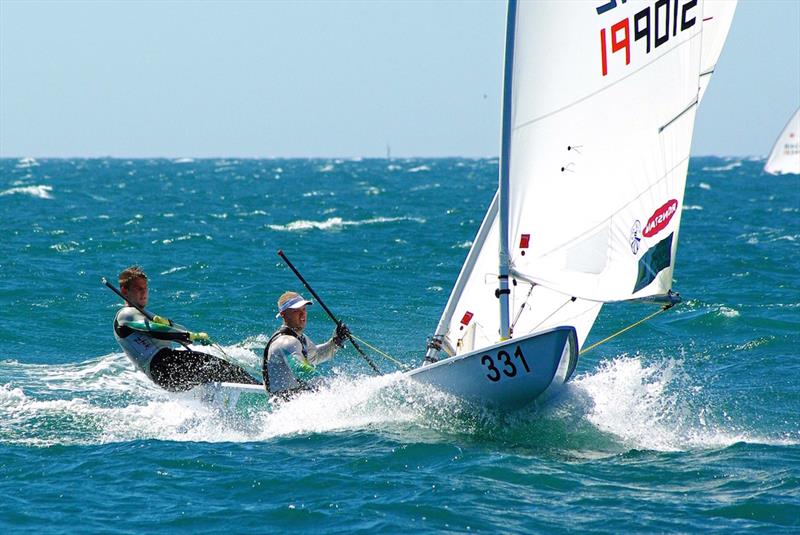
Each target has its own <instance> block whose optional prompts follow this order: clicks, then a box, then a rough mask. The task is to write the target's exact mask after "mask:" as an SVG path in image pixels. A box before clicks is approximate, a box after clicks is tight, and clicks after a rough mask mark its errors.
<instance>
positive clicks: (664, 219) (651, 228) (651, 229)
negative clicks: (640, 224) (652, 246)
mask: <svg viewBox="0 0 800 535" xmlns="http://www.w3.org/2000/svg"><path fill="white" fill-rule="evenodd" d="M677 211H678V201H677V199H671V200H669V201H667V202H666V203H664V205H663V206H661V207H660V208H659V209H658V210H656V211H655V212H653V215H651V216H650V219H648V220H647V224H646V225H645V226H644V230H643V231H642V235H643V236H645V237H646V238H651V237H653V236H655V235H656V234H658V233H659V232H661V231H662V230H664V229H665V228H667V225H669V221H670V219H672V216H674V215H675V212H677Z"/></svg>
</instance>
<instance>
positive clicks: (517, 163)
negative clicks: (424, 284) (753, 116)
mask: <svg viewBox="0 0 800 535" xmlns="http://www.w3.org/2000/svg"><path fill="white" fill-rule="evenodd" d="M735 7H736V2H703V1H702V0H701V1H695V0H669V1H664V0H659V1H654V0H644V1H634V0H629V1H628V2H625V1H624V0H623V1H616V0H609V1H606V2H603V1H602V0H598V1H596V2H580V3H573V2H556V1H537V2H527V1H517V0H511V1H510V2H509V4H508V14H507V28H506V50H505V69H504V82H503V84H504V87H503V105H502V140H501V156H500V166H499V167H500V172H499V175H500V176H499V188H498V191H497V193H496V195H495V197H494V199H493V200H492V202H491V204H490V206H489V209H488V211H487V213H486V215H485V217H484V219H483V223H482V224H481V226H480V229H479V230H478V234H477V236H476V238H475V240H474V241H473V244H472V247H471V249H470V251H469V253H468V254H467V258H466V260H465V262H464V264H463V266H462V268H461V272H460V273H459V275H458V278H457V280H456V283H455V285H454V287H453V290H452V292H451V294H450V298H449V300H448V302H447V304H446V306H445V309H444V312H443V314H442V316H441V318H440V320H439V323H438V325H437V328H436V331H435V333H434V334H433V336H432V337H431V339H430V340H429V343H428V347H427V350H426V354H425V362H424V363H423V364H422V365H421V366H420V367H418V368H416V369H414V370H411V371H409V372H406V375H407V377H408V378H410V379H413V380H416V381H420V382H422V383H426V384H430V385H433V386H434V387H436V388H438V389H441V390H444V391H446V392H449V393H451V394H453V395H455V396H458V397H461V398H466V399H471V400H475V401H479V402H481V403H486V404H490V405H496V406H499V407H502V408H507V409H514V408H519V407H522V406H525V405H527V404H529V403H531V402H533V401H534V400H536V399H537V398H540V397H541V396H543V395H545V394H546V393H547V392H548V391H551V390H552V389H554V388H555V387H556V386H557V385H560V384H563V383H564V382H566V381H567V380H568V379H569V378H570V376H571V375H572V374H573V372H574V370H575V368H576V364H577V359H578V355H579V352H580V350H581V348H582V347H583V344H584V342H585V341H586V338H587V336H588V334H589V332H590V330H591V328H592V326H593V324H594V322H595V320H596V319H597V316H598V314H599V312H600V310H601V308H602V306H603V304H604V303H608V302H617V301H639V300H641V301H651V302H655V303H658V304H660V305H661V306H671V305H672V304H674V303H676V302H677V301H678V300H679V298H678V297H677V295H676V294H675V293H673V291H672V280H673V277H672V275H673V270H674V268H675V254H676V250H677V244H678V232H679V227H680V220H681V213H682V210H683V194H684V188H685V183H686V174H687V169H688V164H689V150H690V145H691V138H692V131H693V128H694V121H695V113H696V110H697V106H698V103H699V101H700V99H701V98H702V96H703V94H704V92H705V89H706V87H707V85H708V80H709V79H710V76H711V73H712V72H713V70H714V65H715V64H716V62H717V59H718V57H719V54H720V52H721V50H722V46H723V43H724V41H725V37H726V36H727V33H728V29H729V28H730V24H731V21H732V19H733V12H734V10H735Z"/></svg>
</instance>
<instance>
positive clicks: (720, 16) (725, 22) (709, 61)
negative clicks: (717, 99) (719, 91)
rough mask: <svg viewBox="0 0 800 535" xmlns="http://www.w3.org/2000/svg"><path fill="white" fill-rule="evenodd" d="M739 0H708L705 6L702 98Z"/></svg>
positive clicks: (701, 98) (701, 74) (701, 78)
mask: <svg viewBox="0 0 800 535" xmlns="http://www.w3.org/2000/svg"><path fill="white" fill-rule="evenodd" d="M736 4H737V0H706V1H705V4H704V5H703V52H702V55H701V56H700V96H699V99H700V100H703V95H704V94H705V92H706V88H707V87H708V83H709V82H710V81H711V75H712V74H713V73H714V69H715V68H716V66H717V61H718V60H719V56H720V54H721V53H722V47H723V46H724V45H725V39H727V37H728V31H729V30H730V29H731V24H732V23H733V14H734V13H735V12H736Z"/></svg>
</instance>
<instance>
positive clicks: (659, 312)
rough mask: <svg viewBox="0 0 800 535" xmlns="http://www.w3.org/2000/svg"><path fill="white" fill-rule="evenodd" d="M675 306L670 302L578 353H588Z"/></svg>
mask: <svg viewBox="0 0 800 535" xmlns="http://www.w3.org/2000/svg"><path fill="white" fill-rule="evenodd" d="M673 306H674V305H672V304H670V305H665V306H663V307H661V308H660V309H659V310H656V311H655V312H653V313H652V314H650V315H648V316H647V317H644V318H642V319H640V320H639V321H637V322H636V323H631V324H630V325H628V326H627V327H625V328H624V329H622V330H619V331H617V332H615V333H614V334H612V335H611V336H608V337H606V338H603V339H602V340H600V341H599V342H595V343H594V344H592V345H590V346H589V347H584V348H583V349H581V350H580V352H579V353H578V354H579V355H583V354H584V353H587V352H589V351H591V350H592V349H594V348H596V347H597V346H599V345H600V344H604V343H606V342H608V341H609V340H611V339H612V338H616V337H617V336H619V335H620V334H622V333H624V332H625V331H629V330H631V329H633V328H634V327H636V326H637V325H641V324H642V323H644V322H645V321H647V320H650V319H653V318H655V317H656V316H658V315H659V314H661V313H662V312H664V311H665V310H668V309H670V308H672V307H673Z"/></svg>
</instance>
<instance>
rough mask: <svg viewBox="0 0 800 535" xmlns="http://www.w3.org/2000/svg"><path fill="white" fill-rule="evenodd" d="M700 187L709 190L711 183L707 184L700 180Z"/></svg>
mask: <svg viewBox="0 0 800 535" xmlns="http://www.w3.org/2000/svg"><path fill="white" fill-rule="evenodd" d="M698 187H699V188H700V189H705V190H709V189H711V184H706V183H705V182H700V184H698Z"/></svg>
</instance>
